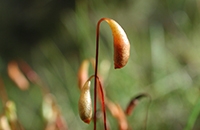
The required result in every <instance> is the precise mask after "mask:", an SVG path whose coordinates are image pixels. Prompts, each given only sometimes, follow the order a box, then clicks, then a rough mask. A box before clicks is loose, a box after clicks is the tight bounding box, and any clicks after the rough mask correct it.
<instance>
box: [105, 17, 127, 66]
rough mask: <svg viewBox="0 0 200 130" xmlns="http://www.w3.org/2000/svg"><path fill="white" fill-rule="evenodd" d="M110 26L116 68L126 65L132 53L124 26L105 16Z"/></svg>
mask: <svg viewBox="0 0 200 130" xmlns="http://www.w3.org/2000/svg"><path fill="white" fill-rule="evenodd" d="M103 19H104V20H105V21H106V22H107V23H108V24H109V26H110V28H111V30H112V35H113V41H114V64H115V69H118V68H122V67H123V66H125V65H126V63H127V62H128V59H129V55H130V43H129V40H128V38H127V36H126V33H125V32H124V30H123V29H122V27H121V26H120V25H119V24H118V23H117V22H116V21H114V20H113V19H109V18H103Z"/></svg>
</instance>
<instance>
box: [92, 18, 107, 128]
mask: <svg viewBox="0 0 200 130" xmlns="http://www.w3.org/2000/svg"><path fill="white" fill-rule="evenodd" d="M104 20H105V18H102V19H100V20H99V21H98V23H97V28H96V61H95V74H94V75H95V80H94V130H96V104H97V73H98V72H97V71H98V60H99V27H100V23H101V22H102V21H104Z"/></svg>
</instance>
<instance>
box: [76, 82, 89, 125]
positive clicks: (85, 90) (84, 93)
mask: <svg viewBox="0 0 200 130" xmlns="http://www.w3.org/2000/svg"><path fill="white" fill-rule="evenodd" d="M90 84H91V82H90V81H87V82H86V83H85V85H84V86H83V87H82V88H81V95H80V99H79V103H78V107H79V116H80V118H81V119H82V120H83V121H84V122H85V123H88V124H89V123H90V121H91V119H92V100H91V96H90Z"/></svg>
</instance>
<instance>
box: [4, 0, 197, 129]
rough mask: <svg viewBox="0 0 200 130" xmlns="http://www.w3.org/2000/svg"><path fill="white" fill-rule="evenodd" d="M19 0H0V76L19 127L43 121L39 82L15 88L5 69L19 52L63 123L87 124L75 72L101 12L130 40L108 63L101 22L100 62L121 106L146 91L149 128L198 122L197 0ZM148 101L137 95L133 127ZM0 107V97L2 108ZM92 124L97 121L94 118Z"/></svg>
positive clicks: (140, 122)
mask: <svg viewBox="0 0 200 130" xmlns="http://www.w3.org/2000/svg"><path fill="white" fill-rule="evenodd" d="M21 2H22V3H18V4H16V3H12V2H10V3H9V2H7V3H6V2H3V1H1V2H0V16H2V17H1V19H2V20H1V19H0V76H1V79H2V81H3V83H4V86H5V89H6V92H7V96H8V98H9V99H10V100H12V101H13V102H14V103H15V105H16V112H17V116H18V120H19V122H20V123H21V124H22V126H23V127H24V129H26V130H43V129H44V127H45V120H44V117H43V116H42V101H43V92H42V91H41V86H40V84H37V83H34V82H30V81H29V83H30V86H29V89H28V90H24V91H23V90H21V89H19V88H18V87H17V85H16V84H15V83H14V82H13V81H12V80H11V79H10V77H9V76H8V74H7V64H8V62H9V61H11V60H22V59H23V60H24V61H26V62H27V63H28V64H29V65H30V66H31V67H32V69H33V70H34V71H35V72H36V73H37V74H38V75H39V77H40V79H41V81H42V82H43V83H44V84H45V86H47V88H48V89H49V91H50V92H51V93H52V94H53V95H54V96H55V98H56V103H57V105H58V106H59V109H60V110H61V115H62V116H63V118H64V120H65V121H66V124H67V127H68V129H69V130H91V129H93V122H92V121H91V123H90V124H89V125H88V124H85V123H83V122H82V121H81V119H80V117H79V114H78V100H79V96H80V90H79V88H78V77H77V73H78V69H79V67H80V64H81V63H82V61H83V60H84V59H88V58H94V57H95V46H96V44H95V37H96V36H95V32H96V24H97V22H98V20H99V19H100V18H102V17H109V18H112V19H114V20H116V21H117V22H118V23H119V24H120V25H121V26H122V27H123V29H124V30H125V32H126V34H127V36H128V38H129V41H130V44H131V49H130V50H131V54H130V59H129V61H128V63H127V65H126V66H125V67H124V68H123V69H120V70H114V65H113V51H114V50H113V44H112V43H113V41H112V34H111V30H110V28H109V27H108V25H107V24H106V23H102V24H101V29H100V30H101V31H100V48H99V49H100V51H99V52H100V55H99V56H100V57H99V70H100V73H101V75H102V76H103V77H104V83H105V84H104V87H105V91H106V96H107V97H108V98H109V99H110V100H111V101H112V102H114V103H118V104H119V105H120V106H121V107H122V109H124V110H125V109H126V107H127V105H128V103H129V102H130V100H131V99H132V98H133V97H135V96H137V95H138V94H141V93H147V94H148V95H150V96H151V98H152V102H151V105H150V107H149V110H148V119H147V129H148V130H161V129H162V130H177V129H185V130H189V129H190V130H191V129H192V130H198V129H200V124H199V123H198V122H199V121H200V116H199V115H200V114H199V111H200V110H199V96H200V91H199V86H200V57H199V55H200V36H199V35H200V2H199V1H198V0H179V1H174V0H162V1H161V0H124V1H114V0H111V1H100V0H99V1H78V0H77V1H75V4H74V7H73V8H70V7H68V6H67V3H64V4H66V6H64V4H62V3H59V4H56V1H55V0H53V1H46V3H45V2H44V3H42V2H39V1H36V0H32V2H31V3H27V2H23V1H21ZM72 5H73V4H72ZM9 7H10V8H9ZM14 7H15V8H14ZM11 14H13V15H11ZM92 74H94V71H93V69H92V67H90V69H89V75H92ZM92 85H93V83H92ZM93 89H94V87H91V94H92V95H91V96H92V98H93V97H94V95H93V93H92V92H93ZM0 91H1V95H2V92H3V90H2V88H1V89H0ZM4 94H5V93H4ZM1 99H2V97H1ZM148 103H149V101H148V100H147V99H142V100H140V102H139V103H138V104H137V106H136V107H135V109H134V111H133V113H132V114H131V115H130V116H128V117H127V120H128V122H129V125H130V127H131V128H133V129H134V130H141V129H144V122H145V118H146V113H147V108H148ZM3 109H4V106H3V102H0V112H1V113H3ZM98 109H99V110H100V105H99V104H98ZM107 120H108V121H109V125H110V128H111V130H116V129H118V122H117V120H116V119H115V118H114V117H113V116H112V115H111V113H110V112H109V111H107ZM97 129H103V125H102V121H101V120H99V121H97Z"/></svg>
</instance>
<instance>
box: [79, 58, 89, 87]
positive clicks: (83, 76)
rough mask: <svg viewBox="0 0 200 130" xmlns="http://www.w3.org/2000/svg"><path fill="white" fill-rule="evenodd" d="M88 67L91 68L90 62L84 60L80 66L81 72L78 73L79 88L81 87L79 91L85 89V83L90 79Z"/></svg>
mask: <svg viewBox="0 0 200 130" xmlns="http://www.w3.org/2000/svg"><path fill="white" fill-rule="evenodd" d="M88 67H89V61H88V60H84V61H83V62H82V63H81V66H80V68H79V71H78V86H79V89H81V87H83V85H84V83H85V82H86V81H87V79H88Z"/></svg>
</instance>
